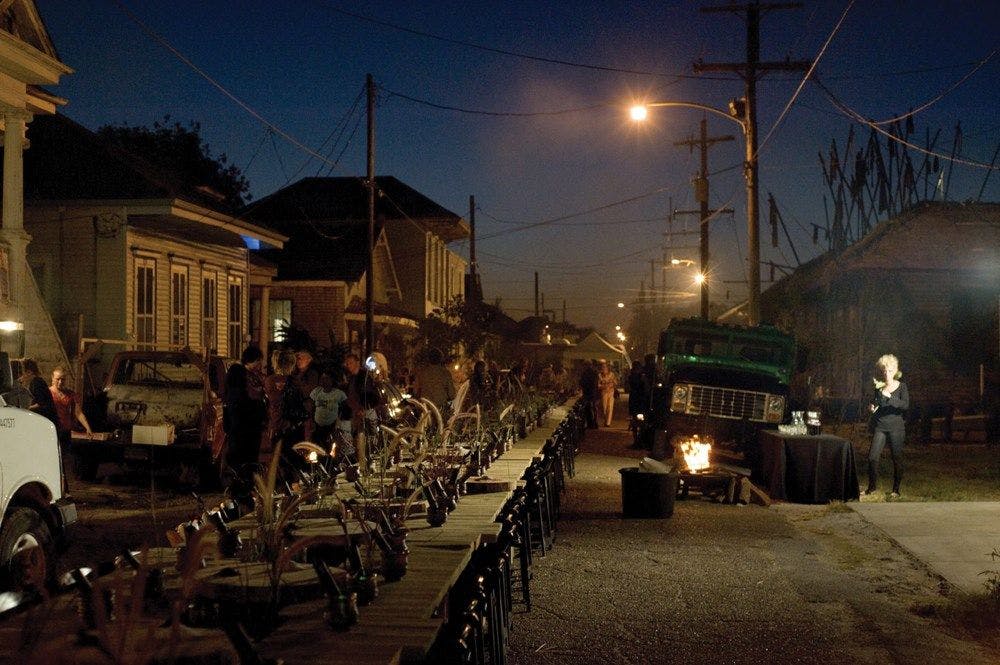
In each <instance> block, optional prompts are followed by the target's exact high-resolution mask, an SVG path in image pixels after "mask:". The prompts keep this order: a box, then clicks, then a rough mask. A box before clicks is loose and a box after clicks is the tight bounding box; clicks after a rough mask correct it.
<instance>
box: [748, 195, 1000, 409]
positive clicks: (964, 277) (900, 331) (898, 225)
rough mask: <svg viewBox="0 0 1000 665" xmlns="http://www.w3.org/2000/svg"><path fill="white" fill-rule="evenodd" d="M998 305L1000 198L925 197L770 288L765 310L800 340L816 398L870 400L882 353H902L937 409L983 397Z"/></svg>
mask: <svg viewBox="0 0 1000 665" xmlns="http://www.w3.org/2000/svg"><path fill="white" fill-rule="evenodd" d="M998 308H1000V204H996V203H964V204H963V203H940V202H933V203H923V204H920V205H918V206H915V207H913V208H912V209H909V210H907V211H906V212H904V213H903V214H901V215H899V216H897V217H895V218H893V219H890V220H887V221H885V222H882V223H880V224H879V225H878V226H877V227H875V228H874V229H873V230H872V231H871V232H870V233H868V234H867V235H866V236H864V237H863V238H862V239H861V240H859V241H858V242H856V243H855V244H853V245H851V246H850V247H847V248H846V249H844V250H843V251H841V252H837V253H828V254H824V255H822V256H820V257H818V258H816V259H814V260H813V261H811V262H809V263H807V264H805V265H803V266H801V267H800V268H798V269H797V270H796V271H795V272H794V273H793V274H791V275H790V276H787V277H785V278H783V279H781V280H780V281H779V282H777V283H775V284H774V285H773V286H772V287H771V288H769V289H768V290H767V291H765V292H764V293H763V294H762V296H761V318H762V320H764V321H766V322H773V323H775V324H777V325H778V326H779V327H781V328H783V329H785V330H787V331H790V332H792V333H793V334H794V335H795V338H796V340H797V341H798V344H799V346H800V348H801V351H802V354H801V358H800V360H801V361H802V362H801V363H800V370H801V372H800V375H799V376H800V379H801V381H800V386H799V388H800V389H802V390H808V397H809V398H811V399H813V400H815V399H817V398H819V399H823V400H827V401H841V402H852V401H853V402H855V403H857V402H859V401H860V400H862V399H863V398H864V397H866V396H867V395H868V392H869V390H871V375H872V366H873V364H874V362H875V360H876V359H877V358H878V357H879V356H881V355H882V354H885V353H892V354H895V355H896V356H897V357H898V358H899V361H900V367H901V370H902V372H903V379H904V380H905V381H906V382H907V384H908V386H909V388H910V394H911V399H912V401H913V403H914V405H915V406H916V407H918V408H922V409H924V410H925V411H926V410H927V409H931V408H936V409H938V410H941V408H942V407H954V408H956V409H960V410H964V409H967V408H970V407H973V406H976V405H979V404H980V403H981V401H982V398H983V393H984V392H986V391H989V390H990V386H988V385H985V384H986V383H988V382H987V380H986V377H988V376H989V374H990V371H991V368H992V371H993V372H995V370H996V367H997V355H998V346H1000V334H998V323H997V317H998ZM993 389H994V390H996V387H995V386H994V387H993Z"/></svg>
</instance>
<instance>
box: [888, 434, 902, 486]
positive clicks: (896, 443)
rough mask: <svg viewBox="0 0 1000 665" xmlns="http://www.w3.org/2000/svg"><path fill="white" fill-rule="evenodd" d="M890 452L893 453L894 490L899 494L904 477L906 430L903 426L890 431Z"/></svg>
mask: <svg viewBox="0 0 1000 665" xmlns="http://www.w3.org/2000/svg"><path fill="white" fill-rule="evenodd" d="M887 434H888V439H889V453H890V454H891V455H892V491H893V492H895V493H896V494H899V483H900V481H901V480H902V479H903V441H904V440H905V439H906V432H905V431H904V430H903V428H902V427H900V428H899V429H894V430H892V431H891V432H888V433H887Z"/></svg>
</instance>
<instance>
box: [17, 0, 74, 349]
mask: <svg viewBox="0 0 1000 665" xmlns="http://www.w3.org/2000/svg"><path fill="white" fill-rule="evenodd" d="M72 71H73V70H72V69H70V68H69V67H68V66H66V65H65V64H63V63H62V62H61V61H60V60H59V55H58V54H57V53H56V50H55V47H54V46H53V44H52V40H51V38H50V37H49V34H48V30H47V29H46V27H45V23H44V22H43V21H42V18H41V16H40V15H39V13H38V9H37V8H36V7H35V3H34V2H32V1H31V0H13V1H11V2H3V3H0V125H2V128H3V129H2V131H3V146H4V150H3V190H2V196H3V216H2V224H0V350H2V351H5V352H7V353H8V354H10V355H13V356H24V355H31V356H34V357H36V358H37V359H39V361H40V362H42V363H43V364H46V365H48V366H51V365H52V364H54V363H57V362H63V361H64V360H65V356H64V354H62V353H61V349H60V347H59V344H58V340H57V337H56V333H55V330H54V328H53V326H52V324H51V321H50V320H49V318H48V315H47V313H46V312H45V308H44V306H43V305H42V302H41V299H40V298H39V295H38V292H37V289H36V288H35V285H34V283H33V281H32V279H31V273H30V272H29V271H28V269H27V263H26V261H25V255H26V251H27V247H28V243H29V242H30V241H31V236H30V235H28V233H27V232H26V231H25V228H24V192H23V182H24V162H23V159H22V157H23V151H24V149H25V147H26V142H25V128H26V127H27V126H28V124H29V123H30V122H31V121H32V118H36V117H42V116H46V115H50V114H53V113H55V112H56V109H57V108H58V107H59V106H61V105H63V104H65V103H66V100H65V99H61V98H59V97H57V96H55V95H53V94H52V93H50V92H47V91H45V90H43V89H42V88H40V87H39V86H43V85H56V84H58V83H59V79H60V78H61V77H62V76H64V75H66V74H70V73H72ZM27 331H30V334H26V332H27Z"/></svg>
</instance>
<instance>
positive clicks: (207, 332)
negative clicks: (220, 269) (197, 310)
mask: <svg viewBox="0 0 1000 665" xmlns="http://www.w3.org/2000/svg"><path fill="white" fill-rule="evenodd" d="M216 284H217V282H216V277H215V273H214V272H212V273H202V277H201V337H202V340H203V341H204V343H205V348H206V349H208V350H209V351H214V350H215V349H216V347H217V346H218V343H219V338H218V336H217V333H216V322H217V320H218V310H219V290H218V287H217V286H216Z"/></svg>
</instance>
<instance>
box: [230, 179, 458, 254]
mask: <svg viewBox="0 0 1000 665" xmlns="http://www.w3.org/2000/svg"><path fill="white" fill-rule="evenodd" d="M375 182H376V184H377V186H378V193H377V196H376V198H375V217H376V219H383V220H386V221H389V220H404V219H410V220H412V221H414V222H415V223H416V224H417V225H419V226H421V227H423V228H424V229H425V230H427V231H431V232H432V233H434V234H436V235H438V236H439V237H440V238H441V239H442V240H444V241H445V242H452V241H454V240H461V239H464V238H467V237H469V225H468V222H466V221H465V220H464V219H462V218H461V217H460V216H458V215H456V214H455V213H453V212H451V211H450V210H447V209H445V208H444V207H442V206H441V205H439V204H437V203H435V202H434V201H432V200H431V199H429V198H427V197H426V196H424V195H423V194H421V193H420V192H418V191H417V190H415V189H413V188H412V187H410V186H409V185H407V184H405V183H403V182H401V181H399V180H398V179H397V178H395V177H393V176H377V177H376V178H375ZM241 216H243V217H245V218H246V219H249V220H252V221H254V222H256V223H258V224H262V225H265V226H270V227H271V228H274V229H276V230H279V231H282V232H283V233H286V235H291V233H289V232H288V231H286V230H285V229H286V228H297V227H298V226H301V224H302V223H305V222H308V223H311V224H315V225H317V227H322V228H324V229H328V228H330V227H333V226H338V225H341V224H344V223H356V222H362V221H365V220H367V219H368V188H367V187H366V186H365V181H364V179H363V178H361V177H337V178H303V179H302V180H299V181H298V182H295V183H293V184H291V185H289V186H287V187H284V188H282V189H279V190H278V191H276V192H274V193H273V194H270V195H269V196H266V197H264V198H262V199H260V200H258V201H255V202H253V203H251V204H250V205H248V206H247V207H246V208H244V209H243V211H241Z"/></svg>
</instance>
